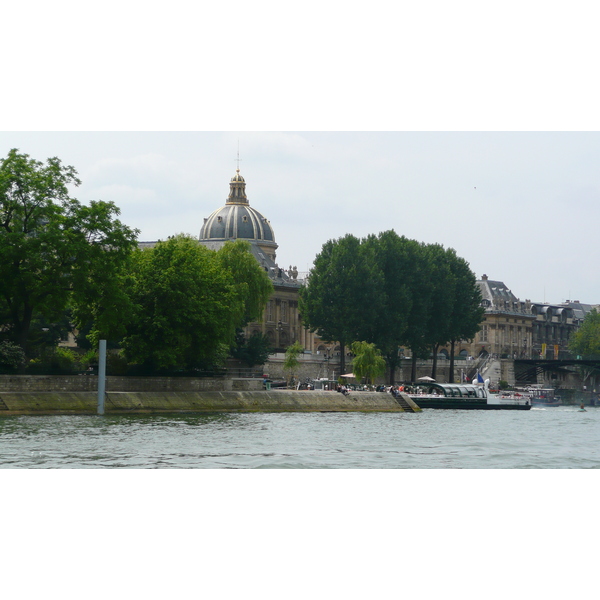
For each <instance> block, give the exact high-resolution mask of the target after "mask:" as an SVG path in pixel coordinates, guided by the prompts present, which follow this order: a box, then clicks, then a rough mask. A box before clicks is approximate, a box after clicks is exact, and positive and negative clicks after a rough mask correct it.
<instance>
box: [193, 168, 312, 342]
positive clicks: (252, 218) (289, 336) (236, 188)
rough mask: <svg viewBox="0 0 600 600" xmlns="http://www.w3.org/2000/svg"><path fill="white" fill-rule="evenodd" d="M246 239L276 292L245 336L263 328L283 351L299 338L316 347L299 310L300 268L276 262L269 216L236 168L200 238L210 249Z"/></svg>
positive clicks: (207, 219)
mask: <svg viewBox="0 0 600 600" xmlns="http://www.w3.org/2000/svg"><path fill="white" fill-rule="evenodd" d="M239 239H242V240H246V241H248V242H250V249H251V251H252V254H253V255H254V257H255V258H256V260H257V261H258V263H259V264H260V265H261V266H262V267H263V268H264V269H265V271H266V272H267V273H268V275H269V277H270V279H271V281H272V282H273V287H274V293H273V295H272V296H271V299H270V300H269V301H268V302H267V306H266V307H265V312H264V314H263V319H262V322H260V323H258V322H257V323H250V324H248V326H247V327H246V329H245V331H244V333H245V335H246V336H250V335H252V334H253V333H254V332H261V333H263V334H264V335H266V336H267V338H268V339H269V342H270V343H271V345H272V346H273V348H276V349H278V350H280V351H282V350H284V349H285V348H287V346H289V345H290V344H293V343H294V342H295V341H296V340H299V341H300V343H301V344H302V345H303V346H304V348H305V349H306V350H311V351H312V349H313V346H314V338H315V336H314V334H313V333H311V332H310V331H308V330H307V329H305V328H304V327H303V325H302V323H301V321H300V316H299V314H298V290H299V289H300V286H301V280H299V279H298V270H297V268H296V267H292V266H290V268H289V269H288V270H286V269H282V268H280V267H279V265H278V264H277V263H276V262H275V259H276V256H277V254H276V252H277V248H278V246H277V244H276V242H275V234H274V232H273V227H272V226H271V223H270V222H269V220H268V219H267V218H265V217H264V216H263V215H262V214H261V213H260V212H258V211H257V210H255V209H254V208H252V207H251V206H250V202H249V201H248V197H247V196H246V182H245V180H244V178H243V177H242V176H241V175H240V170H239V169H237V171H236V174H235V175H234V176H233V177H232V178H231V181H230V182H229V197H228V198H227V201H226V202H225V205H224V206H222V207H221V208H219V209H217V210H215V211H214V212H213V213H211V215H210V216H208V217H206V218H205V219H204V224H203V225H202V228H201V230H200V235H199V237H198V240H199V242H200V243H201V244H203V245H204V246H206V247H207V248H210V249H211V250H218V249H219V248H221V247H222V246H223V245H224V244H225V243H226V242H228V241H235V240H239Z"/></svg>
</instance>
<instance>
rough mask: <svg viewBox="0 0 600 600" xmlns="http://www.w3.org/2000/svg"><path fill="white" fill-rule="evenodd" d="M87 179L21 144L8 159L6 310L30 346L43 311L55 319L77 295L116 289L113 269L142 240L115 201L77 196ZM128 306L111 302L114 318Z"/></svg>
mask: <svg viewBox="0 0 600 600" xmlns="http://www.w3.org/2000/svg"><path fill="white" fill-rule="evenodd" d="M79 183H80V181H79V179H78V178H77V172H76V171H75V169H74V168H73V167H71V166H64V165H62V163H61V161H60V160H59V159H58V158H49V159H48V160H47V161H46V163H45V164H44V163H41V162H39V161H36V160H33V159H31V158H29V156H28V155H27V154H20V153H19V152H18V151H17V150H16V149H13V150H11V151H10V152H9V153H8V156H7V157H6V158H4V159H3V160H2V161H1V163H0V281H2V287H1V289H0V315H2V316H3V317H4V322H3V323H2V325H3V326H4V329H5V332H8V335H9V336H10V339H11V340H12V341H13V342H15V343H16V344H18V345H19V346H21V348H23V350H24V351H26V352H27V343H28V337H29V333H30V328H31V324H32V320H33V319H34V316H35V315H38V316H39V317H40V318H44V319H46V320H48V321H50V322H54V321H56V320H57V319H60V317H61V315H62V313H63V312H64V310H65V309H66V308H67V306H68V305H69V302H70V301H73V302H77V301H78V300H80V301H81V300H88V299H89V298H90V297H92V296H96V297H98V296H99V295H102V294H104V295H105V296H106V297H111V296H112V297H116V296H115V295H114V294H115V292H114V291H113V292H109V291H108V290H109V288H110V289H113V290H114V289H115V288H117V287H118V286H117V283H116V282H115V280H114V277H113V275H114V273H115V271H116V270H118V269H119V268H120V267H121V265H122V263H123V262H124V261H125V260H126V258H127V256H128V254H129V253H130V252H131V251H132V250H133V248H134V247H135V245H136V233H137V232H136V231H135V230H132V229H130V228H129V227H127V226H125V225H123V224H122V223H121V222H120V221H118V220H117V219H116V218H115V217H116V216H118V215H119V209H118V208H117V207H116V206H115V205H114V204H113V203H111V202H102V201H93V202H91V203H90V205H89V206H85V205H82V204H80V203H79V202H78V201H77V200H75V199H73V198H71V197H70V196H69V190H68V187H69V185H74V186H77V185H79ZM120 312H121V307H120V305H119V304H118V303H117V302H115V303H112V304H105V305H104V308H103V314H104V315H105V320H106V321H107V322H111V321H112V322H114V321H116V320H117V319H118V315H119V314H120Z"/></svg>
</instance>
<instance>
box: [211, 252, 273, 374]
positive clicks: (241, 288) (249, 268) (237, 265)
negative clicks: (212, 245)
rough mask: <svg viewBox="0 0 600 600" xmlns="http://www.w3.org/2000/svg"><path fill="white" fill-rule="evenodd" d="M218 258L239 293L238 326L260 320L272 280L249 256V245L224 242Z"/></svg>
mask: <svg viewBox="0 0 600 600" xmlns="http://www.w3.org/2000/svg"><path fill="white" fill-rule="evenodd" d="M217 258H218V259H219V261H220V263H221V265H222V267H223V268H224V269H225V270H227V271H229V272H230V273H231V274H232V275H233V279H234V281H235V285H236V290H237V293H238V296H239V298H240V299H241V301H242V304H243V313H242V315H241V316H240V318H239V321H238V322H239V325H238V326H239V327H243V326H245V325H247V324H248V323H250V322H251V321H259V320H260V319H261V318H262V313H263V310H264V308H265V305H266V303H267V301H268V300H269V298H270V297H271V294H272V293H273V283H272V282H271V280H270V279H269V276H268V275H267V273H266V272H265V270H264V269H262V268H261V267H260V265H259V264H258V263H257V262H256V259H255V258H254V256H252V253H251V251H250V244H249V243H248V242H246V241H244V240H236V241H235V242H227V243H226V244H225V245H224V246H223V247H222V248H220V249H219V251H218V252H217ZM256 364H258V363H256ZM261 364H262V363H261Z"/></svg>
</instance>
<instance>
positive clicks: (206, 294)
mask: <svg viewBox="0 0 600 600" xmlns="http://www.w3.org/2000/svg"><path fill="white" fill-rule="evenodd" d="M79 184H80V180H79V179H78V177H77V172H76V170H75V169H74V168H73V167H71V166H65V165H63V164H62V163H61V161H60V160H59V159H58V158H49V159H48V160H47V161H46V162H45V163H42V162H39V161H37V160H34V159H32V158H30V157H29V156H28V155H27V154H22V153H20V152H19V151H18V150H16V149H13V150H11V151H10V152H9V154H8V156H7V157H6V158H4V159H2V160H1V161H0V281H2V285H1V288H0V343H1V344H2V345H1V351H0V370H3V371H6V372H14V371H21V372H23V371H24V370H25V369H26V368H28V367H29V369H30V370H31V369H34V368H35V369H36V370H40V369H44V368H46V369H48V370H51V371H56V370H57V369H58V370H60V371H63V372H64V371H69V370H78V369H85V368H88V365H89V364H90V363H93V358H92V359H91V360H88V359H89V356H86V358H85V360H83V359H82V357H81V356H79V355H78V354H76V353H72V352H71V351H67V350H64V349H57V346H58V344H59V342H60V340H61V339H65V338H66V337H67V336H68V334H69V333H73V332H75V331H77V332H78V333H79V339H78V342H79V343H78V345H79V346H80V348H82V350H85V349H90V348H94V347H96V346H97V342H98V340H99V339H106V340H108V341H109V347H110V348H112V349H113V350H114V352H113V354H112V357H113V358H112V359H111V360H112V361H113V362H115V361H116V362H117V363H119V365H120V369H121V370H123V369H124V367H123V363H125V364H126V365H137V367H138V369H142V370H146V371H161V370H174V369H178V370H194V369H208V368H214V367H216V366H219V365H221V364H222V363H223V362H224V360H225V359H226V358H227V356H228V355H229V354H230V352H234V351H235V349H236V348H237V347H238V346H239V345H240V344H241V345H247V344H246V342H245V341H244V340H241V339H240V336H239V335H238V336H237V337H236V331H237V332H239V330H240V329H241V328H243V327H244V326H245V325H246V324H247V323H248V322H250V321H252V320H256V319H260V317H261V315H262V311H263V309H264V306H265V305H266V302H267V300H268V298H269V297H270V295H271V294H272V291H273V285H272V283H271V281H270V279H269V277H268V275H267V274H266V273H265V271H264V269H262V268H261V267H260V265H259V264H258V263H257V261H256V260H255V259H254V257H253V256H252V254H251V252H250V247H249V245H248V243H247V242H244V241H240V240H238V241H236V242H231V243H227V244H226V245H225V246H224V247H223V248H222V249H220V250H219V251H217V252H214V251H211V250H208V249H207V248H205V247H204V246H202V245H200V244H198V242H197V240H196V239H194V238H192V237H190V236H186V235H176V236H173V237H171V238H169V239H167V240H166V241H162V242H158V243H157V244H156V245H155V246H154V247H153V248H145V249H143V250H142V249H140V248H138V242H137V235H138V233H139V232H138V230H136V229H132V228H130V227H127V226H126V225H124V224H123V223H121V222H120V221H119V220H118V218H117V217H118V216H119V214H120V211H119V209H118V207H117V206H116V205H114V204H113V203H111V202H103V201H100V200H98V201H92V202H90V203H89V205H85V204H82V203H80V202H79V201H78V200H76V199H75V198H73V197H71V191H70V188H73V187H77V186H78V185H79ZM254 342H256V340H255V341H253V345H252V347H253V346H254V345H256V344H255V343H254ZM262 345H264V344H262ZM262 345H261V348H260V351H262V350H263V348H262ZM256 353H257V351H256V349H254V347H253V353H252V354H253V357H251V358H250V357H249V358H248V360H250V361H252V360H255V359H256V356H255V355H256ZM92 354H93V353H92ZM259 354H260V352H259ZM262 354H264V352H262Z"/></svg>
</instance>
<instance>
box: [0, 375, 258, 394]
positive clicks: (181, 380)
mask: <svg viewBox="0 0 600 600" xmlns="http://www.w3.org/2000/svg"><path fill="white" fill-rule="evenodd" d="M262 389H263V384H262V379H242V378H218V377H216V378H196V377H115V376H108V377H106V391H112V392H199V391H252V390H255V391H259V390H262ZM97 390H98V377H96V376H94V375H0V393H2V392H29V393H32V392H96V391H97Z"/></svg>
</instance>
